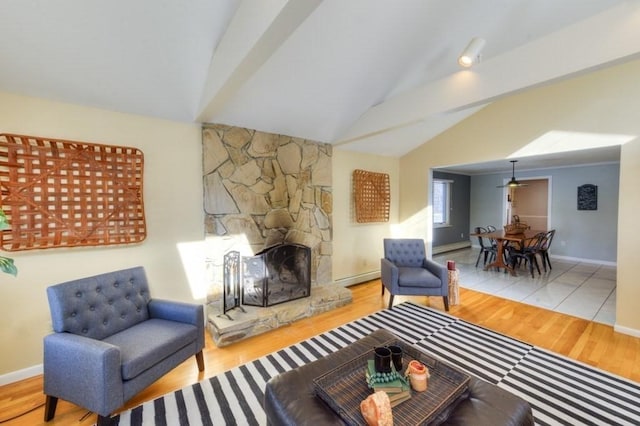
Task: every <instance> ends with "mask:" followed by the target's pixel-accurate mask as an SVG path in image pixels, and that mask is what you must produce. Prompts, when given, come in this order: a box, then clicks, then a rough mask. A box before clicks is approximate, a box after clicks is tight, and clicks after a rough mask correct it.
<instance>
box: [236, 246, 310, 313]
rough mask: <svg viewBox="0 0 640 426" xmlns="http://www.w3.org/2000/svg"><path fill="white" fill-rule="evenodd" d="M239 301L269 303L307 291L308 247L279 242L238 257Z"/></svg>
mask: <svg viewBox="0 0 640 426" xmlns="http://www.w3.org/2000/svg"><path fill="white" fill-rule="evenodd" d="M242 264H243V265H242V303H243V304H244V305H251V306H263V307H265V306H272V305H277V304H278V303H283V302H288V301H290V300H295V299H300V298H303V297H308V296H309V295H310V294H311V249H310V248H309V247H306V246H303V245H299V244H280V245H277V246H274V247H270V248H267V249H265V250H262V251H261V252H259V253H257V254H256V255H255V256H251V257H244V258H243V259H242Z"/></svg>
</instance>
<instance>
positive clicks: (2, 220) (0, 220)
mask: <svg viewBox="0 0 640 426" xmlns="http://www.w3.org/2000/svg"><path fill="white" fill-rule="evenodd" d="M3 229H9V222H8V221H7V215H5V214H4V211H3V210H2V209H0V231H2V230H3Z"/></svg>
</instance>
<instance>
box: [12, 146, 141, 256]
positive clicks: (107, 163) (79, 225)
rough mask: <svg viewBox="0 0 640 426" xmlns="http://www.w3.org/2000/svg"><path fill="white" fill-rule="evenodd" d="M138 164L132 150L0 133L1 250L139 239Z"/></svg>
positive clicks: (71, 245)
mask: <svg viewBox="0 0 640 426" xmlns="http://www.w3.org/2000/svg"><path fill="white" fill-rule="evenodd" d="M143 166H144V158H143V154H142V152H141V151H139V150H138V149H136V148H129V147H122V146H110V145H99V144H92V143H85V142H73V141H67V140H59V139H50V138H41V137H35V136H23V135H13V134H0V188H1V190H2V199H1V203H2V209H3V210H4V212H5V214H6V215H7V219H8V221H9V223H10V225H11V228H10V229H8V230H5V231H2V233H1V234H0V236H1V243H2V244H1V247H2V249H3V250H7V251H19V250H32V249H46V248H54V247H78V246H102V245H111V244H128V243H138V242H140V241H142V240H144V238H145V237H146V224H145V217H144V205H143V202H142V174H143Z"/></svg>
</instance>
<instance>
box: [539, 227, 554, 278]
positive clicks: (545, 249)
mask: <svg viewBox="0 0 640 426" xmlns="http://www.w3.org/2000/svg"><path fill="white" fill-rule="evenodd" d="M555 234H556V230H555V229H552V230H550V231H547V233H546V235H545V239H544V241H543V242H542V244H541V246H540V249H539V252H540V257H541V258H542V266H543V267H544V271H545V272H547V265H549V270H551V269H553V268H552V267H551V260H549V247H551V242H552V241H553V237H554V236H555Z"/></svg>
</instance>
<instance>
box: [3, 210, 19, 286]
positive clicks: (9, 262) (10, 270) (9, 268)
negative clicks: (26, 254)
mask: <svg viewBox="0 0 640 426" xmlns="http://www.w3.org/2000/svg"><path fill="white" fill-rule="evenodd" d="M5 229H9V222H8V221H7V216H6V215H5V214H4V211H3V210H2V209H0V231H3V230H5ZM0 271H2V272H4V273H6V274H11V275H13V276H14V277H15V276H16V275H18V268H16V265H14V263H13V259H10V258H8V257H5V256H0Z"/></svg>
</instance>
